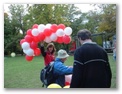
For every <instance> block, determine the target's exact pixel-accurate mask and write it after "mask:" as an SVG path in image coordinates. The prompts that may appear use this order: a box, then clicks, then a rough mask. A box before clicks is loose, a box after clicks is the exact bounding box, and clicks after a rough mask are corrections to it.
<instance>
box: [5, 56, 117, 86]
mask: <svg viewBox="0 0 122 94" xmlns="http://www.w3.org/2000/svg"><path fill="white" fill-rule="evenodd" d="M109 61H110V65H111V69H112V75H113V77H112V85H111V88H116V64H115V61H114V60H113V57H112V55H109ZM65 64H66V65H70V66H71V65H73V56H70V57H69V58H68V59H67V61H66V62H65ZM43 67H44V63H43V57H42V56H38V57H34V59H33V60H32V61H30V62H28V61H26V60H25V56H17V57H5V58H4V88H42V83H41V81H40V70H41V69H42V68H43Z"/></svg>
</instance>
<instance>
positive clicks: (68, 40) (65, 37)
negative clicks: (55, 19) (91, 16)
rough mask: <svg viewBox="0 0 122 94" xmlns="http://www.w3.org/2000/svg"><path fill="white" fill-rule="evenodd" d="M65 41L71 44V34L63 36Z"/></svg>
mask: <svg viewBox="0 0 122 94" xmlns="http://www.w3.org/2000/svg"><path fill="white" fill-rule="evenodd" d="M63 42H64V44H69V43H70V42H71V37H70V36H67V35H65V36H63Z"/></svg>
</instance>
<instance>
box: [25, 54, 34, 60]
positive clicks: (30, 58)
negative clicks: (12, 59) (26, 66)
mask: <svg viewBox="0 0 122 94" xmlns="http://www.w3.org/2000/svg"><path fill="white" fill-rule="evenodd" d="M25 59H26V60H27V61H32V60H33V56H28V55H26V56H25Z"/></svg>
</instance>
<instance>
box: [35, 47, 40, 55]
mask: <svg viewBox="0 0 122 94" xmlns="http://www.w3.org/2000/svg"><path fill="white" fill-rule="evenodd" d="M34 54H35V56H39V55H40V54H41V50H40V49H39V48H36V49H34Z"/></svg>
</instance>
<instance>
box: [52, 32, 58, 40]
mask: <svg viewBox="0 0 122 94" xmlns="http://www.w3.org/2000/svg"><path fill="white" fill-rule="evenodd" d="M50 39H51V40H52V41H56V40H57V35H56V33H52V34H51V36H50Z"/></svg>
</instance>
